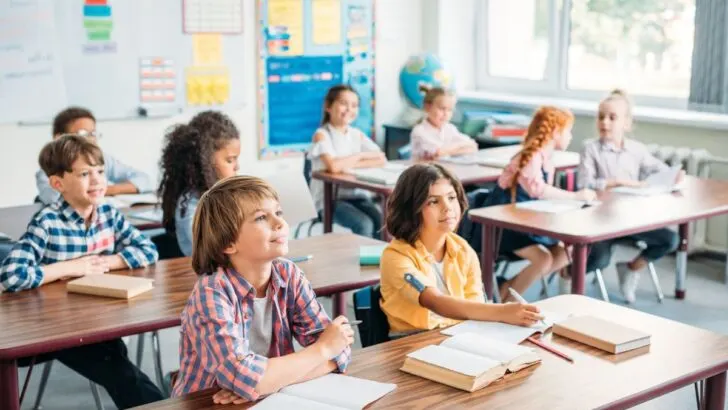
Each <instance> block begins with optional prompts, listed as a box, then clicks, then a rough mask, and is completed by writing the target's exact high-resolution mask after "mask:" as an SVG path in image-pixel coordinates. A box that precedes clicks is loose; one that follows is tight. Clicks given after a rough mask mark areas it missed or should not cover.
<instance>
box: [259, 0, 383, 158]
mask: <svg viewBox="0 0 728 410" xmlns="http://www.w3.org/2000/svg"><path fill="white" fill-rule="evenodd" d="M257 1H258V4H257V13H258V47H259V54H258V87H259V92H258V104H259V106H258V112H259V123H258V132H259V139H260V145H259V147H260V158H262V159H268V158H275V157H280V156H287V155H300V153H301V152H303V151H305V150H306V149H307V148H308V147H309V145H310V143H311V139H312V137H313V134H314V132H315V131H316V128H318V127H319V126H320V123H321V118H322V113H323V102H324V97H325V96H326V92H327V91H328V89H329V88H331V87H332V86H334V85H337V84H342V83H346V84H350V85H351V86H352V87H353V88H354V89H355V90H356V91H357V93H358V94H359V99H360V101H359V117H358V118H357V120H356V122H355V123H354V124H353V125H354V126H355V127H357V128H359V129H361V130H362V131H364V133H365V134H367V135H368V136H369V137H371V138H373V137H374V33H375V31H374V0H257Z"/></svg>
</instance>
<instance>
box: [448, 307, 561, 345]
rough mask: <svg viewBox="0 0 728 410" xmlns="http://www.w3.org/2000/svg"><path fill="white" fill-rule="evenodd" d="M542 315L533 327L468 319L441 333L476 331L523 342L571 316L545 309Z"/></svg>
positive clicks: (484, 334) (485, 335)
mask: <svg viewBox="0 0 728 410" xmlns="http://www.w3.org/2000/svg"><path fill="white" fill-rule="evenodd" d="M541 315H542V316H544V320H543V321H542V322H536V324H535V325H533V326H531V327H523V326H516V325H509V324H507V323H501V322H481V321H478V320H466V321H464V322H461V323H458V324H457V325H455V326H450V327H448V328H446V329H444V330H442V331H441V332H440V333H442V334H444V335H448V336H455V335H459V334H461V333H475V334H477V335H480V336H483V337H487V338H490V339H496V340H500V341H502V342H507V343H521V342H522V341H524V340H526V339H528V338H529V337H531V336H533V335H535V334H538V333H544V332H546V331H547V330H549V329H550V328H551V327H552V326H553V325H554V324H555V323H559V322H562V321H564V320H566V319H567V318H568V317H569V315H565V314H562V313H557V312H547V311H545V310H541Z"/></svg>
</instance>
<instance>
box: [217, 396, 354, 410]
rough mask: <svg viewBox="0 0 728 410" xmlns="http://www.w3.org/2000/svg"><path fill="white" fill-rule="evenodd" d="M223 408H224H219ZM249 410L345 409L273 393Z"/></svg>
mask: <svg viewBox="0 0 728 410" xmlns="http://www.w3.org/2000/svg"><path fill="white" fill-rule="evenodd" d="M220 408H225V406H220ZM251 409H256V410H280V409H296V410H342V409H345V407H336V406H329V405H328V404H325V403H319V402H316V401H312V400H308V399H304V398H302V397H296V396H291V395H288V394H285V393H273V394H271V395H270V396H268V397H266V398H265V399H263V400H262V401H260V402H259V403H258V404H256V405H255V406H253V407H251Z"/></svg>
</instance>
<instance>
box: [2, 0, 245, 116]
mask: <svg viewBox="0 0 728 410" xmlns="http://www.w3.org/2000/svg"><path fill="white" fill-rule="evenodd" d="M242 1H243V0H154V1H148V0H95V1H94V0H86V1H85V2H84V1H83V0H73V1H53V0H0V106H2V109H1V110H0V122H50V121H51V120H52V118H53V116H54V115H55V114H56V113H57V112H58V111H60V110H61V109H63V108H65V107H67V106H69V105H78V106H82V107H86V108H89V109H90V110H91V111H93V112H94V114H95V115H96V117H97V118H98V119H100V120H104V119H124V118H134V117H138V116H139V108H140V107H142V108H145V109H146V111H147V113H148V115H150V116H153V115H172V114H176V113H178V112H180V111H183V110H201V109H211V108H213V109H214V108H233V107H239V106H242V105H243V103H244V95H245V93H244V90H243V72H244V70H243V63H244V57H243V55H244V52H243V51H244V50H245V49H244V40H243V36H242V32H241V31H240V32H239V31H235V30H233V31H230V30H227V31H226V32H224V33H223V34H218V35H217V36H218V37H217V41H219V46H220V47H219V48H220V49H219V51H217V53H218V55H219V62H218V63H214V64H212V65H213V66H214V67H213V68H214V70H216V72H221V73H223V74H221V75H224V77H225V79H226V81H228V83H227V85H226V86H227V90H228V94H227V95H226V96H225V97H224V98H220V99H217V100H214V101H213V100H210V101H206V102H204V103H199V104H192V103H190V100H189V99H188V94H187V91H188V90H187V84H188V83H187V73H190V72H195V71H194V70H197V71H199V69H200V66H201V65H202V66H204V67H202V68H203V69H204V70H203V71H209V70H211V69H212V68H211V67H210V65H211V64H210V63H209V62H208V63H204V62H203V63H204V64H201V63H200V62H199V61H198V60H199V57H198V56H197V57H196V55H195V51H196V50H197V51H198V52H199V51H200V50H199V48H198V49H196V48H195V44H194V43H195V41H196V40H195V36H199V35H200V34H198V33H196V32H195V31H194V30H189V32H185V30H184V23H183V19H184V18H185V13H184V11H183V9H184V8H185V7H187V10H186V11H187V16H186V17H187V19H188V23H187V24H188V25H189V20H190V16H191V15H192V14H194V13H195V12H196V10H198V9H199V10H203V11H204V10H205V8H206V7H207V9H208V10H209V9H214V7H223V11H226V13H225V14H226V16H228V17H229V18H237V17H238V16H239V17H240V24H239V25H233V26H234V27H236V28H237V27H240V28H241V29H242V17H243V16H242ZM98 4H103V6H98ZM192 6H194V7H196V9H191V8H190V7H192ZM225 8H227V9H225ZM227 10H230V12H227ZM230 16H232V17H230ZM193 17H194V16H193ZM11 22H12V23H11ZM214 30H215V28H214V26H212V27H211V28H209V30H207V32H213V33H214ZM221 30H222V29H221ZM201 44H202V43H201ZM202 51H205V50H204V48H203V50H202ZM152 63H154V64H156V65H155V66H154V67H155V68H154V69H157V68H156V67H164V72H165V73H166V74H168V77H167V78H165V79H164V80H161V79H160V80H156V79H153V78H151V77H149V78H146V79H145V80H142V76H143V73H146V74H149V73H151V72H152V69H151V68H147V65H149V64H152ZM159 69H160V70H161V68H159ZM191 69H192V70H193V71H190V70H191ZM146 74H144V75H146ZM154 83H159V84H157V85H155V84H154ZM143 85H144V87H147V85H149V87H151V88H149V89H147V88H142V86H143ZM162 88H164V90H162ZM157 94H158V95H159V98H157V97H156V96H157ZM143 96H144V97H143Z"/></svg>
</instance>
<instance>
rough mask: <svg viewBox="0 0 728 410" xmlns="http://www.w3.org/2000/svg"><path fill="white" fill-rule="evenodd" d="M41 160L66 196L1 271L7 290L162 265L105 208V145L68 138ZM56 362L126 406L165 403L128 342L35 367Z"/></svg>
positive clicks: (34, 223) (41, 215) (32, 226)
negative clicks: (131, 357) (132, 356)
mask: <svg viewBox="0 0 728 410" xmlns="http://www.w3.org/2000/svg"><path fill="white" fill-rule="evenodd" d="M39 162H40V166H41V168H42V169H43V171H44V172H45V173H46V174H47V175H48V177H49V181H50V184H51V186H52V187H53V188H54V189H55V190H57V191H58V192H60V193H61V196H62V198H63V199H62V200H61V201H59V202H57V203H54V204H52V205H48V206H46V207H44V208H43V209H41V210H40V211H38V213H37V214H36V215H35V216H34V217H33V219H32V220H31V221H30V223H29V224H28V231H27V232H26V233H25V234H24V235H23V236H22V237H21V238H20V240H19V241H18V242H17V243H16V244H15V246H14V247H13V249H12V250H11V251H10V253H9V254H8V256H7V258H6V259H5V260H4V261H3V263H2V266H0V290H4V291H6V292H17V291H21V290H26V289H33V288H36V287H38V286H42V285H45V284H47V283H51V282H54V281H57V280H61V279H67V278H75V277H81V276H85V275H92V274H103V273H104V272H108V271H109V270H115V269H127V268H131V269H133V268H139V267H143V266H147V265H150V264H153V263H154V262H156V261H157V250H156V248H155V246H154V244H153V243H152V242H151V241H150V240H149V239H148V238H146V237H145V236H144V235H142V234H141V232H139V231H138V230H137V229H136V228H134V227H133V226H131V224H129V222H127V221H126V219H124V216H123V215H122V214H121V212H119V210H117V209H116V208H114V207H113V206H111V205H109V204H105V203H103V198H104V193H105V191H106V177H105V176H104V158H103V154H102V153H101V149H100V148H99V147H98V146H96V145H95V144H94V143H93V142H91V141H88V140H87V139H85V138H83V137H80V136H76V135H67V136H63V137H61V138H59V139H57V140H55V141H53V142H50V143H48V144H47V145H46V146H45V147H44V148H43V150H42V151H41V153H40V157H39ZM51 359H57V360H59V361H61V362H62V363H63V364H65V365H66V366H68V367H70V368H71V369H73V370H75V371H76V372H78V373H80V374H81V375H83V376H84V377H86V378H88V379H89V380H91V381H93V382H94V383H97V384H100V385H102V386H103V387H104V388H106V390H107V391H108V393H109V395H110V396H111V398H112V400H113V401H114V403H115V404H116V406H117V407H119V408H127V407H132V406H137V405H141V404H145V403H150V402H153V401H156V400H161V399H162V398H163V396H162V393H161V392H160V391H159V389H158V388H157V387H156V386H155V385H154V384H153V383H152V382H151V381H150V380H149V378H148V377H147V376H146V375H145V374H144V373H142V372H141V371H140V370H139V369H138V368H137V367H136V366H134V364H132V363H131V362H130V361H129V359H128V358H127V351H126V346H125V345H124V343H123V342H122V341H121V339H116V340H111V341H108V342H102V343H97V344H91V345H85V346H80V347H75V348H71V349H66V350H62V351H59V352H55V353H52V354H48V355H44V356H42V357H38V358H36V362H39V361H44V360H51ZM29 362H30V359H29V358H28V359H26V360H20V365H21V366H22V365H27V363H29Z"/></svg>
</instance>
